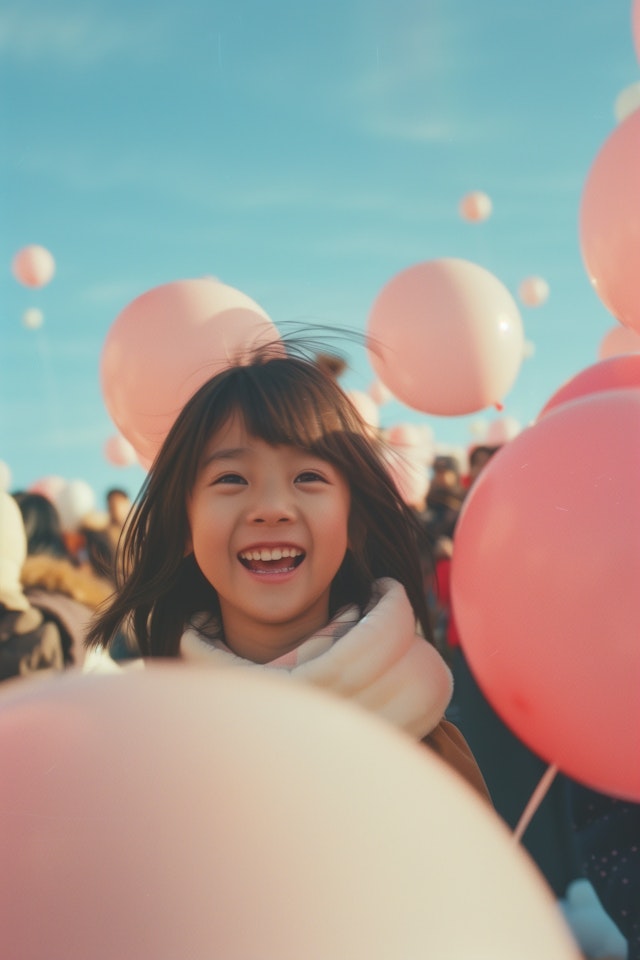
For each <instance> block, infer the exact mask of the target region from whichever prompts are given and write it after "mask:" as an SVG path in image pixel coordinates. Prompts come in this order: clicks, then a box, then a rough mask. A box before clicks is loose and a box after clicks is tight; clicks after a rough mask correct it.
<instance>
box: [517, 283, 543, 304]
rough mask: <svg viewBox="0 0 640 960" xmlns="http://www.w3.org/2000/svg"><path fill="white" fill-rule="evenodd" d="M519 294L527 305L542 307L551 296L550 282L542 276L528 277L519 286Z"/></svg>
mask: <svg viewBox="0 0 640 960" xmlns="http://www.w3.org/2000/svg"><path fill="white" fill-rule="evenodd" d="M518 296H519V297H520V300H521V302H522V303H524V305H525V306H526V307H541V306H542V304H543V303H545V301H546V300H547V298H548V296H549V284H548V283H547V281H546V280H544V279H543V278H542V277H526V278H525V279H524V280H523V281H522V283H521V284H520V286H519V287H518Z"/></svg>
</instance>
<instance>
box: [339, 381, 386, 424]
mask: <svg viewBox="0 0 640 960" xmlns="http://www.w3.org/2000/svg"><path fill="white" fill-rule="evenodd" d="M346 393H347V396H348V397H349V399H350V400H351V403H352V404H353V405H354V407H355V408H356V410H357V411H358V413H359V414H360V416H361V417H362V419H363V420H364V422H365V423H366V424H368V425H369V426H370V427H377V426H378V425H379V423H380V411H379V410H378V404H377V403H376V402H375V400H374V399H373V397H371V396H370V394H368V393H364V391H362V390H347V391H346Z"/></svg>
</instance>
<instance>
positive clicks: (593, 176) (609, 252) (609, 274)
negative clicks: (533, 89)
mask: <svg viewBox="0 0 640 960" xmlns="http://www.w3.org/2000/svg"><path fill="white" fill-rule="evenodd" d="M638 157H640V110H636V111H635V113H632V114H630V115H629V116H628V117H627V118H626V120H623V121H622V123H620V124H619V125H618V126H617V127H616V128H615V129H614V131H613V133H612V134H611V135H610V136H609V138H608V139H607V140H606V141H605V143H604V145H603V146H602V147H601V149H600V151H599V153H598V155H597V156H596V159H595V161H594V163H593V164H592V166H591V169H590V171H589V174H588V176H587V179H586V182H585V185H584V189H583V192H582V199H581V204H580V244H581V248H582V257H583V260H584V264H585V267H586V270H587V273H588V275H589V279H590V281H591V283H592V285H593V288H594V290H595V292H596V293H597V295H598V296H599V297H600V299H601V301H602V302H603V304H604V305H605V307H606V308H607V309H608V310H609V311H610V312H611V313H612V314H613V316H614V317H615V318H616V319H617V320H619V321H620V323H623V324H625V325H626V326H628V327H631V328H632V329H634V330H635V331H636V332H638V333H640V295H639V283H638V269H637V265H638V263H640V229H639V228H638V223H639V221H640V162H639V161H638Z"/></svg>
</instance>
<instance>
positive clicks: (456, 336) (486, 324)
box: [368, 258, 524, 416]
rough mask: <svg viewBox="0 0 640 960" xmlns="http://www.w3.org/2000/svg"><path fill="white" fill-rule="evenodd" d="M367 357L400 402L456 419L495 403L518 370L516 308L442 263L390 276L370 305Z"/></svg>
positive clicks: (486, 282)
mask: <svg viewBox="0 0 640 960" xmlns="http://www.w3.org/2000/svg"><path fill="white" fill-rule="evenodd" d="M368 345H369V358H370V360H371V364H372V366H373V367H374V369H375V371H376V373H377V375H378V377H379V378H380V380H382V382H383V383H384V384H385V385H386V386H387V387H388V388H389V390H391V392H392V393H393V395H394V396H395V397H397V398H398V399H399V400H400V401H401V402H402V403H405V404H406V405H407V406H409V407H413V408H414V409H416V410H421V411H423V412H424V413H431V414H439V415H442V416H456V415H459V414H466V413H473V412H475V411H476V410H482V409H483V408H484V407H487V406H490V405H491V404H496V403H498V402H499V400H500V399H501V398H502V397H503V395H504V394H505V393H506V392H507V391H508V390H509V389H510V387H511V386H512V385H513V382H514V381H515V379H516V376H517V374H518V371H519V369H520V365H521V363H522V355H523V345H524V332H523V328H522V320H521V318H520V314H519V312H518V308H517V306H516V303H515V301H514V299H513V297H512V296H511V294H510V293H509V291H508V290H507V289H506V287H505V286H504V285H503V284H502V283H501V282H500V281H499V280H498V279H497V278H496V277H495V276H493V274H491V273H489V271H488V270H485V269H484V267H480V266H478V265H477V264H475V263H469V262H468V261H466V260H457V259H452V258H445V259H441V260H429V261H426V262H424V263H419V264H416V265H415V266H412V267H409V268H408V269H406V270H403V271H402V272H401V273H398V274H396V276H395V277H393V278H392V279H391V280H390V281H389V282H388V283H387V284H386V286H385V287H383V289H382V291H381V292H380V293H379V294H378V297H377V299H376V300H375V302H374V304H373V307H372V310H371V314H370V316H369V323H368Z"/></svg>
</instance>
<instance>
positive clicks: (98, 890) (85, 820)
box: [0, 665, 579, 960]
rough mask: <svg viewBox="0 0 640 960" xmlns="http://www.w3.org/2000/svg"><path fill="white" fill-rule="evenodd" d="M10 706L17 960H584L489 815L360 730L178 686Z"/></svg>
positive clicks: (406, 747) (3, 903) (431, 767)
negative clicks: (462, 919)
mask: <svg viewBox="0 0 640 960" xmlns="http://www.w3.org/2000/svg"><path fill="white" fill-rule="evenodd" d="M3 686H4V687H5V690H4V691H3V692H2V695H1V696H0V721H1V722H0V776H1V780H2V819H1V821H0V846H1V848H2V872H1V874H0V877H1V879H0V892H1V893H2V896H1V897H0V925H1V928H2V938H3V944H4V953H5V955H6V956H7V957H20V958H21V960H41V958H43V957H64V958H65V960H87V958H91V960H112V958H115V957H122V958H128V957H135V958H136V960H176V958H181V957H184V958H187V957H188V958H201V960H204V958H220V960H301V958H304V960H326V958H329V957H345V958H347V957H348V958H354V960H356V958H367V960H388V958H390V957H394V958H398V960H400V958H407V960H408V958H417V957H438V960H460V958H461V957H480V956H482V957H491V958H492V960H513V958H514V957H517V958H518V960H540V958H542V957H544V958H545V960H578V958H579V953H578V950H577V948H576V947H575V946H574V944H573V941H572V940H571V939H570V936H569V934H568V932H567V928H566V926H565V924H564V921H563V919H562V918H561V915H560V911H559V910H558V909H557V906H556V903H555V900H554V898H553V896H552V894H551V892H550V891H549V890H548V889H547V887H546V885H545V884H544V882H543V880H542V879H541V877H540V874H539V872H538V870H537V868H536V867H535V866H534V865H533V863H532V862H531V860H530V859H529V857H528V856H527V855H526V854H525V853H524V852H523V851H522V849H521V848H519V847H518V846H517V845H516V844H514V843H513V840H512V837H511V835H510V834H509V833H508V831H507V830H506V828H505V827H504V825H503V823H502V821H501V820H499V818H498V817H497V816H496V815H495V814H494V813H493V811H492V810H491V809H490V808H489V806H488V805H487V804H485V803H484V802H483V801H481V800H480V799H479V798H478V797H477V796H476V794H475V793H474V791H473V790H472V788H470V787H468V786H467V785H466V783H465V782H464V781H463V780H462V779H461V778H460V777H459V776H458V775H457V774H455V773H454V772H453V771H451V770H449V768H447V767H446V766H445V765H444V763H443V762H442V761H441V760H440V759H439V758H438V757H437V756H435V754H430V753H429V752H428V751H427V750H426V749H425V748H424V747H420V746H418V745H416V744H414V743H412V742H411V741H410V740H409V739H408V738H406V737H405V736H403V735H401V734H399V733H398V732H397V731H395V730H394V729H392V728H391V727H390V725H388V724H384V723H383V722H382V721H379V720H374V719H373V717H372V716H370V715H369V714H367V713H365V711H364V710H360V709H357V708H355V707H353V706H351V705H348V704H346V703H344V702H342V701H339V700H337V699H333V698H329V696H328V695H326V694H321V693H320V691H318V690H312V689H311V688H305V687H304V686H302V685H298V684H295V683H292V682H286V681H285V680H283V679H276V678H274V677H265V676H264V674H263V673H261V674H259V675H256V674H255V673H253V672H252V671H244V670H239V671H233V670H230V671H229V670H226V671H224V672H220V673H218V672H214V671H212V670H203V669H199V670H194V669H190V668H188V667H186V666H182V665H172V666H169V665H156V666H154V667H149V668H148V669H146V670H144V671H129V672H124V673H122V674H120V675H119V676H102V677H96V676H94V677H91V676H86V675H85V676H72V675H70V674H67V675H65V676H63V677H60V678H57V679H56V681H55V682H50V683H46V684H45V683H38V684H34V683H31V682H29V683H28V682H26V681H15V682H14V683H13V684H12V685H11V686H10V687H9V689H6V687H7V685H6V684H3ZM443 824H451V825H453V827H452V828H451V829H443ZM487 864H490V869H488V868H487ZM461 903H464V916H465V922H464V923H461V922H460V904H461ZM34 904H37V914H38V917H37V920H38V922H37V923H35V922H34V914H33V911H34Z"/></svg>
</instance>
